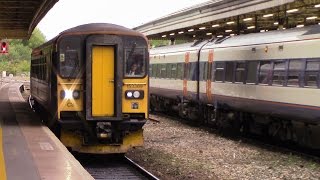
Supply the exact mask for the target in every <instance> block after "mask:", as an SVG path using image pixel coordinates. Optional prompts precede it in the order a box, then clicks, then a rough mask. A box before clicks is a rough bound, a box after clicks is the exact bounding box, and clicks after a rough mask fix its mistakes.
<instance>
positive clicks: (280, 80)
mask: <svg viewBox="0 0 320 180" xmlns="http://www.w3.org/2000/svg"><path fill="white" fill-rule="evenodd" d="M285 78H286V61H275V62H274V68H273V77H272V84H274V85H281V86H283V85H284V83H285Z"/></svg>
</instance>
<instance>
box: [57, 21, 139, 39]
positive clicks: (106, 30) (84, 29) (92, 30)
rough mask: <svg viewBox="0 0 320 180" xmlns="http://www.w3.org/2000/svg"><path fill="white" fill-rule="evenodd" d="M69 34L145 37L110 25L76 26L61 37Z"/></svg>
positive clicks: (64, 32)
mask: <svg viewBox="0 0 320 180" xmlns="http://www.w3.org/2000/svg"><path fill="white" fill-rule="evenodd" d="M69 34H114V35H131V36H141V37H145V36H144V35H143V34H142V33H140V32H138V31H134V30H132V29H129V28H126V27H123V26H119V25H116V24H110V23H91V24H83V25H80V26H76V27H73V28H70V29H67V30H65V31H62V32H61V33H60V34H59V36H62V35H69Z"/></svg>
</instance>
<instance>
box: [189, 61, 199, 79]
mask: <svg viewBox="0 0 320 180" xmlns="http://www.w3.org/2000/svg"><path fill="white" fill-rule="evenodd" d="M188 75H189V76H188V80H190V81H195V80H196V79H197V64H196V63H195V62H191V63H189V73H188Z"/></svg>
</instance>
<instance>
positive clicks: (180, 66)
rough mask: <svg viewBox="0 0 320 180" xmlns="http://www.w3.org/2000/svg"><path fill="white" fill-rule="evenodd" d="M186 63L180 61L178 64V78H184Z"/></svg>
mask: <svg viewBox="0 0 320 180" xmlns="http://www.w3.org/2000/svg"><path fill="white" fill-rule="evenodd" d="M183 73H184V63H178V65H177V79H181V80H182V79H183Z"/></svg>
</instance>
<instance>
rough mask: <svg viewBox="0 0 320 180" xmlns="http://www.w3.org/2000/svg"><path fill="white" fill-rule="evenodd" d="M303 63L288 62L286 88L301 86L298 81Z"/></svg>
mask: <svg viewBox="0 0 320 180" xmlns="http://www.w3.org/2000/svg"><path fill="white" fill-rule="evenodd" d="M303 63H304V61H303V60H302V59H299V60H290V61H289V69H288V83H287V84H288V86H296V87H298V86H299V85H300V84H301V83H300V79H301V70H302V67H303Z"/></svg>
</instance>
